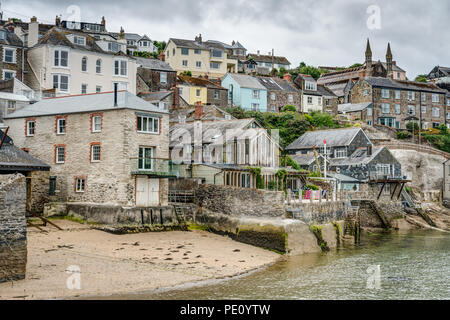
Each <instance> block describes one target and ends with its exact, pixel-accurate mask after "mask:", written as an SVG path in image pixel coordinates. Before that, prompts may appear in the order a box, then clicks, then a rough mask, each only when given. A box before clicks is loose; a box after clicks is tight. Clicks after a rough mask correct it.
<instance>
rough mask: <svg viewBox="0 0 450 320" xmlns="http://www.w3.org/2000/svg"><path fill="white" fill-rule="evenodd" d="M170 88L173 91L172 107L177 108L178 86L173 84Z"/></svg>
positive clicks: (178, 100)
mask: <svg viewBox="0 0 450 320" xmlns="http://www.w3.org/2000/svg"><path fill="white" fill-rule="evenodd" d="M171 90H172V91H173V103H172V108H173V109H177V108H178V107H179V106H180V88H178V87H176V86H173V87H172V88H171Z"/></svg>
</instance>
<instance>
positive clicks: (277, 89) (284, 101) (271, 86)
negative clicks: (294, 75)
mask: <svg viewBox="0 0 450 320" xmlns="http://www.w3.org/2000/svg"><path fill="white" fill-rule="evenodd" d="M256 78H257V79H258V81H259V82H260V83H261V84H262V85H263V86H264V87H265V88H266V89H267V112H280V111H281V110H282V109H283V107H285V106H286V105H291V106H294V107H295V109H296V110H298V111H300V110H301V100H302V99H301V93H300V91H298V90H297V89H296V88H295V87H294V85H293V84H292V83H290V81H289V80H290V74H287V75H285V79H280V78H278V77H256Z"/></svg>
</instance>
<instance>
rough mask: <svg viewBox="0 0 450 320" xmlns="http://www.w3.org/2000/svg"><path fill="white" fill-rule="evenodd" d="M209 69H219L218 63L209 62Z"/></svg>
mask: <svg viewBox="0 0 450 320" xmlns="http://www.w3.org/2000/svg"><path fill="white" fill-rule="evenodd" d="M209 67H210V68H211V69H220V63H217V62H211V63H210V64H209Z"/></svg>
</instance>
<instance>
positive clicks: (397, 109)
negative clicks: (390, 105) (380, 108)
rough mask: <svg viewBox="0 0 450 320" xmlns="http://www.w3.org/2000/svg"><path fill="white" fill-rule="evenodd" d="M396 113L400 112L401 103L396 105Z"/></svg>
mask: <svg viewBox="0 0 450 320" xmlns="http://www.w3.org/2000/svg"><path fill="white" fill-rule="evenodd" d="M395 113H396V114H400V105H399V104H396V105H395Z"/></svg>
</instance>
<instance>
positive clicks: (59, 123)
mask: <svg viewBox="0 0 450 320" xmlns="http://www.w3.org/2000/svg"><path fill="white" fill-rule="evenodd" d="M56 134H66V118H65V117H64V118H62V117H61V118H58V117H57V118H56Z"/></svg>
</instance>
